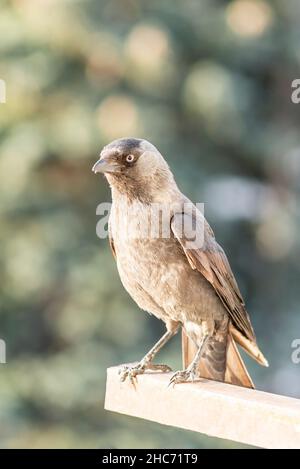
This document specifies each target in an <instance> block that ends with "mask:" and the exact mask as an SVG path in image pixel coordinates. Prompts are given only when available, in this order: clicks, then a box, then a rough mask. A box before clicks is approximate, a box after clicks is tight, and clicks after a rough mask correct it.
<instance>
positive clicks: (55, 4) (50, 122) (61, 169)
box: [0, 0, 300, 448]
mask: <svg viewBox="0 0 300 469" xmlns="http://www.w3.org/2000/svg"><path fill="white" fill-rule="evenodd" d="M299 26H300V6H299V2H298V1H297V0H289V1H288V2H286V1H284V0H277V1H275V0H274V1H267V0H234V1H221V0H218V1H217V0H197V1H196V0H187V1H185V2H183V1H179V0H168V1H167V0H164V1H161V0H151V2H150V1H146V0H122V1H121V0H120V1H117V0H109V1H104V0H100V1H99V0H77V1H76V0H73V1H72V0H69V1H67V0H43V1H41V0H39V1H38V0H13V1H5V0H2V1H1V5H0V35H1V41H0V78H1V79H2V80H5V83H6V103H5V104H0V211H1V231H0V239H1V252H0V262H1V283H0V292H1V297H0V298H1V314H0V322H1V332H0V336H1V339H3V340H5V341H6V347H7V363H6V364H5V365H4V364H2V365H0V421H1V428H0V446H1V447H4V448H59V447H61V448H82V447H87V448H97V447H112V448H124V447H131V448H137V447H147V448H151V447H153V448H168V447H170V448H172V447H173V448H176V447H178V448H181V447H183V448H198V447H207V448H210V447H226V448H227V447H241V445H237V444H235V443H231V442H226V441H222V440H218V439H213V438H208V437H204V436H202V435H200V434H194V433H192V432H187V431H183V430H179V429H173V428H168V427H162V426H159V425H156V424H153V423H150V422H144V421H139V420H136V419H133V418H129V417H125V416H118V415H114V414H111V413H107V412H105V411H104V410H103V398H104V390H105V373H106V368H107V367H108V366H111V365H114V364H118V363H124V362H128V361H134V360H137V359H139V358H141V357H142V356H143V354H144V352H146V351H147V350H148V349H149V348H150V346H151V345H152V344H153V343H154V341H155V340H156V339H157V338H158V337H159V336H160V334H161V333H162V331H163V324H160V323H159V322H158V321H157V320H156V319H155V318H152V317H150V316H148V315H146V314H145V313H143V312H141V311H139V309H138V307H137V306H136V305H135V304H134V302H133V301H132V300H131V299H130V298H129V296H128V295H127V293H126V292H125V291H124V289H123V287H122V285H121V283H120V280H119V278H118V274H117V271H116V266H115V264H114V261H113V259H112V256H111V254H110V251H109V248H108V243H107V241H104V240H99V239H98V238H97V236H96V233H95V228H96V223H97V220H98V217H97V216H96V206H97V205H98V204H99V203H100V202H103V201H109V200H110V194H109V190H108V187H107V184H106V183H105V181H104V180H103V179H102V178H99V177H95V176H94V175H93V174H92V172H91V166H92V164H93V163H94V162H95V161H96V159H97V156H98V154H99V151H100V149H101V148H102V146H103V145H104V144H106V143H108V142H109V141H110V140H112V139H114V138H118V137H121V136H137V137H143V138H147V139H148V140H150V141H151V142H152V143H154V144H155V145H156V146H157V147H158V148H159V149H160V150H161V152H162V153H163V154H164V155H165V156H166V158H167V160H168V162H169V164H170V166H171V168H172V169H173V171H174V173H175V176H176V179H177V181H178V183H179V185H180V187H181V188H182V190H183V191H184V192H185V193H186V194H187V195H188V196H189V197H190V198H192V199H193V200H194V201H197V202H204V203H205V214H206V217H207V218H208V220H209V222H210V223H211V225H212V226H213V228H214V230H215V233H216V236H217V239H218V241H219V242H220V243H221V244H222V245H223V247H224V248H225V250H226V252H227V254H228V256H229V258H230V261H231V264H232V268H233V270H234V272H235V273H236V276H237V279H238V281H239V284H240V288H241V290H242V292H243V294H244V296H245V299H246V302H247V305H248V309H249V312H250V314H251V318H252V321H253V324H254V327H255V330H256V334H257V338H258V342H259V344H260V346H261V348H262V350H263V351H264V353H265V355H266V356H267V358H268V359H269V361H270V365H271V366H270V368H269V369H262V368H260V367H259V366H258V365H256V364H255V363H254V362H252V361H251V360H247V364H248V366H249V370H250V373H251V375H252V376H253V378H254V380H255V382H256V384H257V387H258V388H259V389H263V390H266V391H271V392H275V393H281V394H286V395H290V396H295V397H300V379H299V371H300V368H299V367H300V365H298V366H297V365H295V364H293V363H292V360H291V353H292V351H293V349H292V348H291V343H292V341H293V340H294V339H296V338H299V336H300V320H299V300H300V298H299V296H300V295H299V273H300V272H299V270H300V250H299V227H300V211H299V189H300V183H299V181H300V133H299V124H300V107H299V106H300V105H299V106H297V105H296V104H292V102H291V92H292V89H291V82H292V80H294V79H295V78H298V77H299V75H300V72H299V66H300V49H299V40H300V33H299V30H300V29H299ZM180 354H181V351H180V340H179V337H177V338H176V339H174V340H173V342H172V343H170V344H169V345H168V346H167V347H166V348H165V349H164V351H163V352H162V354H161V360H162V361H165V362H167V363H169V364H171V365H173V366H174V368H179V367H180V365H181V357H180ZM182 406H184V402H182Z"/></svg>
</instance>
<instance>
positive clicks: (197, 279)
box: [110, 201, 219, 322]
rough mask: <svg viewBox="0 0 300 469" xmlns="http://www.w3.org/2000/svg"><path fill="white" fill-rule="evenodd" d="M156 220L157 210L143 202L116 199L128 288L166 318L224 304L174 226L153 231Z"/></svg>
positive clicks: (115, 234) (115, 231)
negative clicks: (193, 266)
mask: <svg viewBox="0 0 300 469" xmlns="http://www.w3.org/2000/svg"><path fill="white" fill-rule="evenodd" d="M149 218H150V220H149ZM170 218H171V215H170ZM169 221H170V220H169ZM151 222H153V213H152V212H151V211H149V207H147V206H145V205H144V204H142V203H139V202H133V203H131V204H129V203H127V202H123V201H122V202H121V203H120V202H119V203H118V204H113V207H112V211H111V217H110V229H111V234H112V238H113V241H114V247H115V250H116V258H117V266H118V271H119V274H120V278H121V280H122V283H123V285H124V287H125V288H126V290H127V291H128V292H129V294H130V295H131V296H132V298H133V299H134V300H135V301H136V303H137V304H138V305H139V306H140V307H141V308H142V309H144V310H146V311H148V312H151V313H153V314H155V315H156V316H157V317H159V318H160V319H162V320H165V321H166V320H168V319H172V320H176V321H183V322H184V320H185V317H186V315H188V316H189V317H196V318H199V319H200V316H201V315H202V316H203V315H204V316H206V315H208V314H210V313H211V311H212V310H213V309H215V307H216V305H218V303H219V300H217V299H216V296H215V294H214V293H212V288H211V286H210V285H209V284H208V282H207V281H206V280H205V279H204V278H202V276H201V275H199V273H198V272H196V271H193V270H192V269H191V266H190V265H189V263H188V261H187V258H186V256H185V254H184V253H183V250H182V248H181V246H180V244H179V243H178V241H177V240H176V239H175V238H174V236H173V234H172V232H171V230H170V232H169V233H168V231H165V233H164V236H165V237H162V236H158V235H157V234H158V233H159V232H160V231H159V230H158V231H154V233H156V234H155V235H154V236H153V231H152V232H149V231H147V230H148V228H149V227H150V226H152V225H151ZM164 223H167V220H166V219H164ZM149 234H150V235H149Z"/></svg>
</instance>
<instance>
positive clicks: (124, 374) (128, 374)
mask: <svg viewBox="0 0 300 469" xmlns="http://www.w3.org/2000/svg"><path fill="white" fill-rule="evenodd" d="M178 328H179V324H177V323H172V326H169V327H168V330H167V332H166V333H165V334H164V335H163V336H162V337H161V338H160V339H159V341H158V342H156V344H155V345H154V346H153V347H152V349H151V350H149V352H148V353H147V354H146V355H145V356H144V358H142V360H141V361H140V362H139V363H138V364H137V365H135V366H127V365H126V366H123V367H122V368H121V369H120V371H119V375H120V379H121V381H125V380H126V379H127V378H128V379H129V380H130V381H131V382H132V383H134V379H135V378H136V376H137V375H141V374H143V373H144V372H145V371H146V370H155V371H162V372H163V373H168V372H169V371H172V370H171V368H170V367H169V366H167V365H154V364H153V363H152V361H153V359H154V357H155V355H156V354H157V353H158V352H159V351H160V350H161V349H162V348H163V346H164V345H165V344H166V343H167V342H168V341H169V340H170V339H171V338H172V337H173V336H174V335H175V334H176V332H177V331H178Z"/></svg>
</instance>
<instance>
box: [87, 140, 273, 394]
mask: <svg viewBox="0 0 300 469" xmlns="http://www.w3.org/2000/svg"><path fill="white" fill-rule="evenodd" d="M92 170H93V172H94V173H100V174H103V175H104V176H105V178H106V179H107V181H108V183H109V186H110V188H111V194H112V205H111V211H110V216H109V222H108V237H109V243H110V247H111V250H112V253H113V255H114V257H115V260H116V264H117V269H118V272H119V276H120V279H121V282H122V284H123V286H124V288H125V289H126V290H127V292H128V293H129V295H130V296H131V297H132V298H133V300H134V301H135V302H136V303H137V305H138V306H139V308H141V309H142V310H144V311H146V312H148V313H150V314H152V315H154V316H155V317H156V318H158V319H160V320H162V321H163V322H164V323H165V326H166V332H165V333H164V334H163V336H162V337H161V338H160V339H159V340H158V342H157V343H156V344H155V345H154V346H153V347H152V348H151V350H150V351H149V352H148V353H147V354H146V355H145V356H144V357H143V358H142V359H141V360H140V361H139V362H138V363H137V364H134V365H130V366H129V365H125V366H123V367H122V368H121V370H120V379H121V381H125V380H127V379H129V380H130V381H131V382H132V383H134V382H135V380H136V378H137V376H138V375H141V374H143V373H145V372H147V371H148V370H151V371H158V372H166V373H169V372H171V371H172V370H171V368H170V367H169V366H168V365H164V364H160V365H159V364H155V363H154V358H155V356H156V355H157V353H158V352H159V351H160V350H161V349H162V348H163V347H164V345H165V344H166V343H167V342H168V341H169V340H170V339H171V338H172V337H173V336H175V334H176V333H177V332H178V331H179V330H180V329H182V331H183V334H184V335H185V337H186V338H187V339H188V340H189V341H190V343H192V344H193V345H194V348H195V352H196V353H195V354H194V357H193V359H192V360H191V362H190V363H189V364H187V366H185V367H184V369H182V370H179V371H176V372H175V373H174V374H173V375H172V377H171V379H170V384H172V385H175V384H179V383H185V382H193V381H194V380H195V379H199V378H207V379H212V380H216V381H221V382H228V383H231V384H237V385H240V386H245V387H249V388H254V384H253V381H252V379H251V377H250V375H249V373H248V371H247V368H246V366H245V364H244V362H243V360H242V358H241V355H240V353H239V349H238V347H237V345H240V346H241V347H242V348H243V349H244V350H245V351H246V352H247V353H248V354H249V355H250V356H251V357H252V358H253V359H254V360H256V361H257V362H258V363H259V364H260V365H262V366H268V362H267V360H266V358H265V357H264V355H263V353H262V352H261V351H260V349H259V347H258V345H257V341H256V337H255V333H254V330H253V327H252V324H251V321H250V317H249V314H248V312H247V310H246V306H245V302H244V299H243V297H242V294H241V292H240V290H239V287H238V285H237V282H236V280H235V277H234V274H233V272H232V270H231V267H230V265H229V261H228V259H227V257H226V254H225V252H224V250H223V249H222V247H221V246H220V245H219V244H218V243H217V241H216V238H215V235H214V232H213V230H212V228H211V227H210V225H209V223H208V222H207V220H206V219H205V217H204V215H203V213H202V212H201V210H199V208H198V207H197V204H193V202H191V200H189V199H188V198H187V197H186V196H185V195H184V194H183V193H182V192H181V191H180V189H179V187H178V185H177V183H176V181H175V178H174V175H173V173H172V171H171V169H170V167H169V165H168V163H167V161H166V160H165V158H164V157H163V156H162V154H161V153H160V152H159V150H158V149H157V148H156V147H155V146H154V145H153V144H151V143H150V142H148V141H147V140H145V139H140V138H134V137H126V138H125V137H124V138H119V139H117V140H114V141H112V142H111V143H109V144H108V145H106V146H105V147H104V148H103V150H102V151H101V153H100V157H99V159H98V161H97V162H96V163H95V164H94V166H93V168H92ZM157 208H159V210H157ZM161 212H163V214H161ZM153 220H154V222H155V223H154V222H153ZM153 226H154V227H155V229H153ZM157 226H158V228H157Z"/></svg>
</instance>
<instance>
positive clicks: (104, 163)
mask: <svg viewBox="0 0 300 469" xmlns="http://www.w3.org/2000/svg"><path fill="white" fill-rule="evenodd" d="M119 170H120V166H119V164H118V163H116V162H115V161H109V159H108V158H100V160H98V161H97V162H96V163H95V164H94V166H93V168H92V171H93V172H94V173H95V174H96V173H117V172H119Z"/></svg>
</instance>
